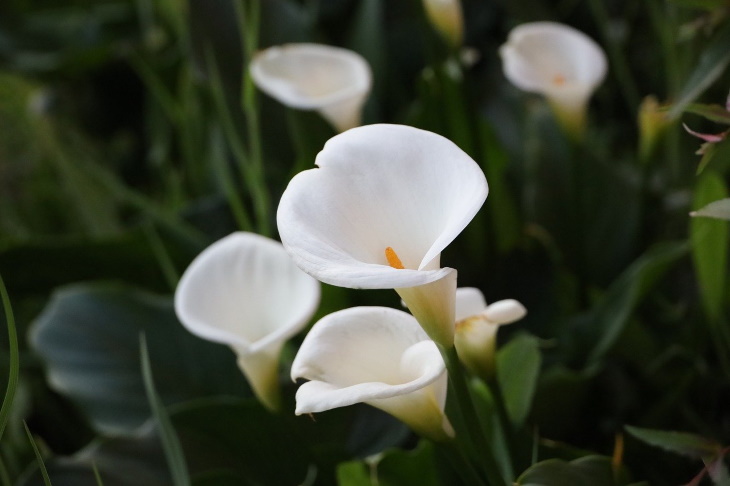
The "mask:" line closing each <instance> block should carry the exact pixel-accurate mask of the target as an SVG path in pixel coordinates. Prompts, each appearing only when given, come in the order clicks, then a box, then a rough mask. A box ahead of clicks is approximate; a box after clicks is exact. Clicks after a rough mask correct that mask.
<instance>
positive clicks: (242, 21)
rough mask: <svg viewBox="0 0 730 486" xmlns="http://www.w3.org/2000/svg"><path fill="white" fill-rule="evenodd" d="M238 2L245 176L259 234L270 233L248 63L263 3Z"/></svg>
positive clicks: (256, 36) (257, 121) (260, 149)
mask: <svg viewBox="0 0 730 486" xmlns="http://www.w3.org/2000/svg"><path fill="white" fill-rule="evenodd" d="M235 5H236V13H237V15H238V18H239V26H240V29H241V42H242V48H243V52H245V53H246V64H245V65H244V68H243V85H242V87H241V105H242V109H243V114H244V116H245V118H246V128H247V130H248V143H249V158H248V165H249V167H248V169H249V170H250V172H249V175H250V176H249V177H246V180H245V181H244V183H245V184H246V185H247V187H248V188H249V191H250V192H251V197H252V198H253V205H254V211H255V213H256V220H257V221H256V222H257V223H258V233H259V234H262V235H264V236H271V224H270V221H269V213H270V212H271V211H270V206H271V204H270V199H271V196H270V194H269V189H268V185H267V184H266V178H265V174H264V165H263V163H264V162H263V150H262V147H261V123H260V121H259V112H258V102H257V97H256V87H255V86H254V84H253V80H252V79H251V74H250V73H249V71H248V62H249V61H250V60H251V58H252V57H253V55H254V54H255V52H256V50H257V49H258V37H259V26H260V22H259V20H260V18H261V5H260V3H259V1H258V0H253V1H249V2H246V1H243V0H239V1H238V2H235Z"/></svg>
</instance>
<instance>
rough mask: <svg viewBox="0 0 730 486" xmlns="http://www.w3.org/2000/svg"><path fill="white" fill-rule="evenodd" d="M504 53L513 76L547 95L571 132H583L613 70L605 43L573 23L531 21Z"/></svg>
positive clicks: (508, 72) (520, 28)
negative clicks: (592, 99) (592, 102)
mask: <svg viewBox="0 0 730 486" xmlns="http://www.w3.org/2000/svg"><path fill="white" fill-rule="evenodd" d="M499 53H500V56H501V57H502V67H503V69H504V74H505V76H506V77H507V79H508V80H509V81H510V82H511V83H512V84H514V85H515V86H517V87H518V88H520V89H522V90H524V91H528V92H531V93H538V94H541V95H544V96H545V97H546V98H547V100H548V103H549V104H550V105H551V107H552V109H553V112H554V113H555V115H556V118H557V119H558V121H559V122H560V124H561V125H562V126H563V128H564V129H565V130H566V132H567V133H568V134H569V135H570V136H572V137H576V138H578V137H580V136H581V135H582V133H583V130H584V128H585V123H586V112H587V109H588V101H589V99H590V97H591V95H592V94H593V92H594V91H595V90H596V88H597V87H598V86H599V85H600V84H601V83H602V82H603V79H604V78H605V77H606V72H607V69H608V67H607V66H608V63H607V61H606V55H605V53H604V52H603V50H602V49H601V47H600V46H599V45H598V44H596V42H595V41H593V39H591V38H590V37H588V36H587V35H585V34H584V33H583V32H581V31H579V30H576V29H574V28H573V27H570V26H567V25H564V24H559V23H556V22H531V23H527V24H522V25H519V26H517V27H515V28H514V29H512V31H511V32H510V34H509V36H508V38H507V42H506V43H505V44H504V45H502V47H501V48H500V50H499Z"/></svg>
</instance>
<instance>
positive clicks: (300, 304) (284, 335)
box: [175, 232, 320, 410]
mask: <svg viewBox="0 0 730 486" xmlns="http://www.w3.org/2000/svg"><path fill="white" fill-rule="evenodd" d="M319 287H320V286H319V282H317V281H316V280H315V279H313V278H311V277H310V276H309V275H307V274H305V273H303V272H302V271H301V270H299V268H297V266H296V265H294V263H293V262H292V261H291V259H290V258H289V255H288V254H287V252H286V251H285V250H284V248H283V247H282V246H281V244H279V243H278V242H277V241H274V240H271V239H268V238H265V237H263V236H259V235H256V234H253V233H243V232H238V233H233V234H231V235H229V236H227V237H225V238H223V239H221V240H219V241H217V242H215V243H213V244H212V245H211V246H209V247H208V248H206V249H205V250H204V251H203V252H202V253H201V254H200V255H198V256H197V257H196V258H195V260H194V261H193V262H192V263H191V264H190V266H189V267H188V269H187V270H186V271H185V273H184V274H183V276H182V278H181V279H180V283H179V284H178V287H177V290H176V291H175V312H176V313H177V316H178V318H179V319H180V322H182V324H183V325H184V326H185V327H186V328H187V329H188V330H189V331H190V332H192V333H193V334H195V335H197V336H199V337H201V338H203V339H207V340H209V341H215V342H219V343H223V344H227V345H228V346H230V347H231V348H232V349H233V351H234V352H235V353H236V355H237V357H238V365H239V367H240V368H241V371H243V373H244V375H246V378H247V379H248V380H249V383H250V384H251V387H252V388H253V391H254V393H256V396H257V397H258V398H259V399H260V400H261V401H262V402H263V403H264V404H265V405H266V406H267V407H269V408H270V409H272V410H275V409H276V408H277V407H278V401H279V383H278V373H277V368H278V363H279V355H280V353H281V349H282V347H283V345H284V342H285V341H286V340H287V339H289V338H290V337H292V336H293V335H295V334H296V333H297V332H299V331H300V330H301V329H302V328H303V327H304V326H305V325H306V323H307V321H309V319H310V318H311V317H312V314H314V312H315V310H316V309H317V305H318V304H319V296H320V289H319Z"/></svg>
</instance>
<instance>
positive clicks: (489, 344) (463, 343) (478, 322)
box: [454, 287, 527, 379]
mask: <svg viewBox="0 0 730 486" xmlns="http://www.w3.org/2000/svg"><path fill="white" fill-rule="evenodd" d="M526 314H527V310H526V309H525V307H524V306H523V305H522V304H521V303H519V302H518V301H516V300H514V299H506V300H500V301H497V302H494V303H492V304H490V305H487V302H486V300H485V299H484V295H483V294H482V293H481V291H479V289H475V288H472V287H465V288H459V289H456V319H457V322H456V336H455V338H454V344H455V345H456V352H457V353H458V354H459V359H460V360H461V362H462V363H464V365H466V367H467V368H469V369H470V370H471V371H472V372H473V373H475V374H477V375H479V376H481V377H483V378H485V379H488V378H489V377H490V376H491V375H492V374H493V372H494V360H495V357H496V356H495V352H496V346H497V331H498V330H499V327H500V326H503V325H505V324H511V323H513V322H515V321H518V320H520V319H522V318H523V317H525V315H526Z"/></svg>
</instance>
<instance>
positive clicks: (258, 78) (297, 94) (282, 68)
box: [249, 44, 372, 132]
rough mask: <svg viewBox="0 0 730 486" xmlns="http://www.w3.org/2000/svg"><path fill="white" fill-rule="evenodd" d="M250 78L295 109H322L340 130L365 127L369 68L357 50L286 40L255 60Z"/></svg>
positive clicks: (319, 110)
mask: <svg viewBox="0 0 730 486" xmlns="http://www.w3.org/2000/svg"><path fill="white" fill-rule="evenodd" d="M249 70H250V73H251V78H252V79H253V81H254V83H256V86H258V87H259V89H261V90H262V91H264V92H265V93H267V94H268V95H270V96H271V97H273V98H275V99H276V100H278V101H279V102H281V103H283V104H284V105H286V106H289V107H291V108H297V109H300V110H317V111H318V112H319V113H320V114H321V115H322V116H323V117H324V118H325V119H326V120H327V121H328V122H330V123H331V124H332V125H333V126H334V127H335V128H336V129H337V131H340V132H343V131H345V130H347V129H349V128H352V127H356V126H358V125H360V118H361V115H362V107H363V105H364V104H365V100H366V99H367V97H368V94H369V93H370V86H371V84H372V75H371V73H370V66H369V65H368V63H367V61H365V59H363V57H362V56H360V55H359V54H357V53H356V52H353V51H350V50H347V49H341V48H339V47H332V46H327V45H322V44H285V45H282V46H275V47H270V48H268V49H265V50H263V51H261V52H259V53H258V54H256V56H255V57H254V58H253V59H252V61H251V64H250V66H249Z"/></svg>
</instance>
